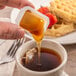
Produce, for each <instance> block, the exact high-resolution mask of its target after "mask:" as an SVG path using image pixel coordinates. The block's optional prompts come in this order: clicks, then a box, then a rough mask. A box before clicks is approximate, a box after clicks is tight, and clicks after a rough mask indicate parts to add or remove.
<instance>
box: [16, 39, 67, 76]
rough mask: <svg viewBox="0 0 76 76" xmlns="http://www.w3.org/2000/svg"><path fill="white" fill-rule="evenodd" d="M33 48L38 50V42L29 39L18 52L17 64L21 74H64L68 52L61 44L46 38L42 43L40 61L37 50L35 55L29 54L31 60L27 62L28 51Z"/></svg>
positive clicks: (46, 75)
mask: <svg viewBox="0 0 76 76" xmlns="http://www.w3.org/2000/svg"><path fill="white" fill-rule="evenodd" d="M33 48H34V49H35V50H37V48H36V42H35V41H33V40H32V41H28V42H26V43H25V44H23V45H22V46H21V47H20V48H19V49H18V51H17V53H16V65H17V69H18V72H19V75H20V76H62V73H63V70H64V69H63V67H64V66H65V64H66V62H67V52H66V50H65V49H64V47H63V46H62V45H61V44H59V43H58V42H55V41H52V40H49V39H44V40H43V41H42V44H41V54H40V63H38V54H37V52H36V51H34V56H33V57H32V56H31V55H30V54H28V55H30V57H29V59H30V61H29V62H28V63H26V56H27V55H26V53H27V51H29V50H30V49H33ZM31 58H32V59H31Z"/></svg>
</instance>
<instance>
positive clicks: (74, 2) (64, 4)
mask: <svg viewBox="0 0 76 76" xmlns="http://www.w3.org/2000/svg"><path fill="white" fill-rule="evenodd" d="M48 9H49V12H50V13H51V14H53V15H54V16H56V18H57V23H56V24H54V25H53V26H52V27H51V28H48V29H47V31H46V33H45V35H46V36H52V37H60V36H63V35H66V34H68V33H71V32H73V31H75V30H76V0H54V1H52V2H51V3H50V7H48Z"/></svg>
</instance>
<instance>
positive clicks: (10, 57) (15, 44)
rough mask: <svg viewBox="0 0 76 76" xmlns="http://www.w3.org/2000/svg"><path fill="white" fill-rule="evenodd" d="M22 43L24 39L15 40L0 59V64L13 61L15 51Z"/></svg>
mask: <svg viewBox="0 0 76 76" xmlns="http://www.w3.org/2000/svg"><path fill="white" fill-rule="evenodd" d="M24 42H25V38H22V39H18V40H15V41H14V42H13V44H12V46H11V47H10V49H9V50H8V52H7V53H6V55H5V56H3V57H2V58H1V59H0V64H5V63H9V62H11V61H13V60H14V56H15V54H16V51H17V50H18V48H19V47H20V46H21V45H22V44H23V43H24Z"/></svg>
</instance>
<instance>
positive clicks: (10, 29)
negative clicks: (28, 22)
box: [0, 22, 25, 39]
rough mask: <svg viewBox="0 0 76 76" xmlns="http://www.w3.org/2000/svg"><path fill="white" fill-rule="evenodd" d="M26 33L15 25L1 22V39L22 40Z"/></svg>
mask: <svg viewBox="0 0 76 76" xmlns="http://www.w3.org/2000/svg"><path fill="white" fill-rule="evenodd" d="M24 33H25V32H24V30H22V29H21V28H20V27H18V26H17V25H15V24H12V23H9V22H0V39H20V38H22V37H23V36H24Z"/></svg>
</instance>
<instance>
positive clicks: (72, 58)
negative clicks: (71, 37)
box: [0, 7, 76, 76]
mask: <svg viewBox="0 0 76 76" xmlns="http://www.w3.org/2000/svg"><path fill="white" fill-rule="evenodd" d="M11 10H12V8H8V7H7V8H5V9H3V10H0V17H4V18H6V17H7V18H10V13H11ZM12 42H13V41H11V40H7V41H6V42H5V43H4V44H3V45H1V46H0V57H1V56H3V55H4V54H5V53H6V52H7V51H8V49H9V47H10V46H11V44H12ZM7 44H8V45H7ZM63 47H64V48H65V49H66V50H67V53H68V61H67V64H66V66H65V68H64V70H65V71H66V72H67V73H68V74H69V76H76V44H72V45H64V46H63ZM14 68H15V61H13V62H11V63H8V64H4V65H0V76H12V75H13V72H14Z"/></svg>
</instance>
